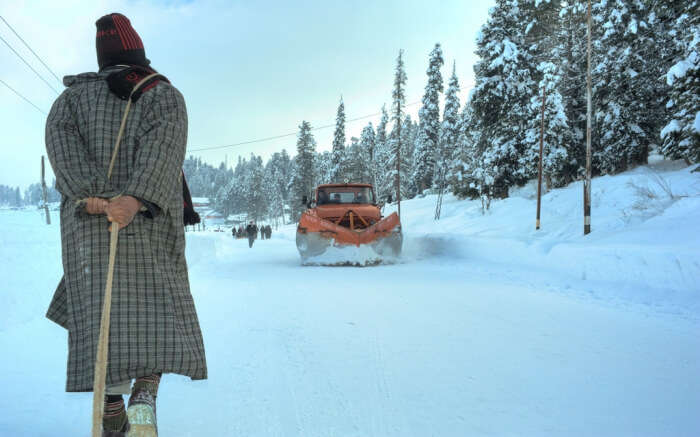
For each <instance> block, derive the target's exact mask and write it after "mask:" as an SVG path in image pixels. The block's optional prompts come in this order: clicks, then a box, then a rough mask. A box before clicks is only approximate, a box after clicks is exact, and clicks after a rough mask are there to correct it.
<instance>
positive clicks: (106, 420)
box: [102, 395, 129, 437]
mask: <svg viewBox="0 0 700 437" xmlns="http://www.w3.org/2000/svg"><path fill="white" fill-rule="evenodd" d="M127 431H129V420H128V418H127V415H126V411H124V399H122V396H121V395H107V396H105V407H104V416H103V417H102V437H126V433H127Z"/></svg>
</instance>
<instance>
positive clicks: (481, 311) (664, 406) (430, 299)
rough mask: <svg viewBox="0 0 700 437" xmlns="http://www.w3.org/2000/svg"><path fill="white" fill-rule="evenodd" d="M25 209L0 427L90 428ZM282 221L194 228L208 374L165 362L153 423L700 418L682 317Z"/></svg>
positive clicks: (687, 427) (595, 426) (361, 425)
mask: <svg viewBox="0 0 700 437" xmlns="http://www.w3.org/2000/svg"><path fill="white" fill-rule="evenodd" d="M8 214H15V215H20V214H24V215H25V217H24V218H25V219H26V216H29V215H30V213H5V216H3V219H4V223H8V221H10V222H12V221H13V220H12V219H8V216H7V215H8ZM31 217H34V219H35V220H34V223H33V224H32V226H31V229H32V230H33V231H34V232H33V233H30V232H27V233H24V234H15V237H11V236H5V239H4V241H5V242H9V241H12V240H16V241H17V242H19V241H20V240H26V239H27V238H28V239H29V241H28V244H26V245H25V249H24V250H25V253H27V251H29V252H31V255H27V256H13V254H11V253H9V251H7V250H5V248H3V251H2V252H1V255H2V258H3V259H2V261H3V262H2V269H3V272H2V273H3V277H6V278H7V277H9V278H10V283H9V285H11V286H12V287H13V288H12V289H10V290H9V294H5V293H7V291H5V292H4V299H5V300H6V301H4V302H3V304H4V305H3V307H2V308H1V309H0V311H2V312H3V316H5V317H4V319H5V320H4V322H3V323H2V325H0V349H2V350H3V351H4V353H3V356H4V358H3V360H2V362H1V363H0V380H1V382H0V386H2V388H3V396H1V397H0V411H3V414H0V435H2V436H52V437H54V436H77V435H87V430H88V429H89V419H90V414H89V408H90V395H89V394H66V393H63V391H62V390H63V384H64V372H65V354H66V346H65V345H66V341H65V338H66V337H65V333H64V332H63V331H62V330H61V328H59V327H57V326H54V325H53V324H51V323H50V322H48V321H46V320H45V319H43V318H42V314H43V310H44V309H45V305H46V304H48V301H49V298H50V295H51V291H52V290H50V287H51V285H52V284H51V282H52V281H53V280H54V279H55V273H56V270H57V267H56V266H55V262H53V261H50V260H55V258H54V256H56V255H57V249H56V246H55V245H56V243H57V238H56V236H55V235H54V233H53V232H51V231H49V230H48V229H50V228H47V227H42V225H41V223H40V220H41V217H40V216H39V215H38V214H31ZM15 221H16V222H15V223H13V224H14V225H15V226H17V227H19V228H22V226H27V227H28V226H29V225H26V224H22V223H19V221H20V220H19V219H17V220H15ZM27 230H28V229H27ZM32 235H33V237H32ZM289 235H290V234H289V232H287V233H286V234H285V235H280V234H278V235H276V236H275V238H273V239H272V240H267V241H257V242H256V243H255V245H254V247H253V248H252V249H249V248H248V247H247V242H245V241H243V240H238V241H236V240H233V239H231V238H230V236H229V235H227V234H222V233H201V234H189V236H188V245H189V246H188V259H189V264H190V273H191V281H192V285H193V294H194V296H195V301H196V303H197V307H198V311H199V314H200V319H201V324H202V329H203V331H204V335H205V343H206V348H207V356H208V360H209V371H210V375H209V380H208V381H205V382H190V381H188V380H186V379H185V378H182V377H176V376H166V377H165V378H164V382H163V384H162V388H161V393H160V397H159V422H160V430H161V434H162V435H163V436H280V437H282V436H284V437H289V436H300V437H311V436H319V437H322V436H323V437H330V436H358V437H359V436H362V437H366V436H401V437H405V436H421V437H422V436H464V435H482V434H490V435H503V434H511V435H512V434H517V435H692V434H695V433H696V432H697V431H698V430H700V417H699V416H698V414H697V411H698V406H700V378H699V376H700V356H699V355H700V353H699V352H698V351H700V336H698V333H699V332H700V331H699V330H698V326H699V325H698V322H697V320H695V319H693V318H692V317H686V316H674V315H671V314H657V313H655V312H654V311H653V310H652V309H650V308H649V307H645V306H641V305H635V304H629V305H627V304H621V303H613V302H610V301H608V300H601V299H597V298H595V297H592V296H595V293H592V292H591V290H586V289H585V288H580V287H579V288H577V287H578V285H577V283H576V282H574V283H570V284H567V283H566V281H558V280H557V279H556V278H552V276H551V275H539V276H538V275H537V274H536V272H535V273H533V272H531V271H529V270H524V269H523V270H518V269H517V268H513V267H511V266H507V265H502V264H494V263H489V262H484V261H479V260H478V259H476V258H470V255H469V253H468V251H466V252H462V254H461V256H456V257H455V255H459V254H456V253H452V254H450V253H444V252H445V251H446V250H448V249H447V248H446V247H444V244H442V243H441V241H442V240H441V239H440V238H431V237H422V238H420V239H413V240H412V239H411V237H410V236H409V237H408V238H407V243H406V245H407V252H408V253H409V254H413V255H412V256H413V258H411V259H407V260H405V262H403V263H400V264H397V265H392V266H378V267H372V268H345V267H333V268H329V267H300V266H299V259H298V255H297V253H296V250H295V247H294V243H293V241H292V240H291V238H289ZM28 236H29V237H28ZM15 247H18V246H15ZM30 260H31V262H30ZM49 262H51V264H48V263H49ZM27 264H30V265H33V266H34V267H33V268H32V267H30V266H28V265H27ZM32 271H38V272H42V275H40V276H37V275H32V274H31V272H32ZM43 273H46V275H45V276H46V278H44V277H42V276H44V275H43ZM39 285H41V288H38V286H39ZM8 296H10V297H9V298H8ZM7 311H9V312H11V314H9V313H8V312H7Z"/></svg>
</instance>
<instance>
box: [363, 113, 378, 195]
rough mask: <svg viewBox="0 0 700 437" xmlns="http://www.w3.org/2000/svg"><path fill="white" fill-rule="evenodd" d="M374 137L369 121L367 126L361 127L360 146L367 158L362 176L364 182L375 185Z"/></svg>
mask: <svg viewBox="0 0 700 437" xmlns="http://www.w3.org/2000/svg"><path fill="white" fill-rule="evenodd" d="M375 146H376V138H375V135H374V127H372V123H371V122H370V123H369V124H367V126H365V127H364V129H362V134H361V135H360V148H361V149H362V150H363V154H364V156H366V158H367V165H366V173H365V175H364V176H363V180H364V182H367V183H369V184H372V185H373V186H376V185H377V182H376V176H377V164H376V150H375Z"/></svg>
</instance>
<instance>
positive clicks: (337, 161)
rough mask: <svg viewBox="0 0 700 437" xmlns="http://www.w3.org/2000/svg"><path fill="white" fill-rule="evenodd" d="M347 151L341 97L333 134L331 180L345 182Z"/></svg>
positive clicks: (343, 106) (343, 107)
mask: <svg viewBox="0 0 700 437" xmlns="http://www.w3.org/2000/svg"><path fill="white" fill-rule="evenodd" d="M346 159H347V158H346V153H345V104H344V103H343V98H342V97H341V98H340V104H339V105H338V114H337V116H336V119H335V133H334V135H333V155H332V160H331V182H336V183H337V182H343V181H344V179H345V178H346V174H345V172H346V168H345V167H346V163H345V160H346Z"/></svg>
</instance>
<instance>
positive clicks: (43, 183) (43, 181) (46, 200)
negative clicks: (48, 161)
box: [41, 155, 51, 225]
mask: <svg viewBox="0 0 700 437" xmlns="http://www.w3.org/2000/svg"><path fill="white" fill-rule="evenodd" d="M44 173H45V170H44V155H41V189H42V191H43V197H44V211H45V212H46V224H47V225H50V224H51V215H50V214H49V198H48V197H49V196H48V194H47V193H46V178H45V176H44Z"/></svg>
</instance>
